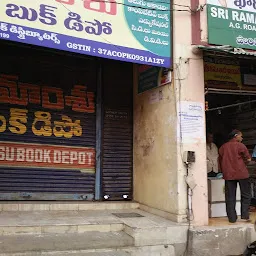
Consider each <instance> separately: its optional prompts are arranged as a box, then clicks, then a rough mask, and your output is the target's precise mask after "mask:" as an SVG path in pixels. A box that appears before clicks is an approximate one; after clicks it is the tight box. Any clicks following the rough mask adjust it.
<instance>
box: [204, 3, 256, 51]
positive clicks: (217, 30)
mask: <svg viewBox="0 0 256 256" xmlns="http://www.w3.org/2000/svg"><path fill="white" fill-rule="evenodd" d="M207 15H208V43H209V44H216V45H230V46H233V47H237V48H245V49H252V50H256V1H255V0H207Z"/></svg>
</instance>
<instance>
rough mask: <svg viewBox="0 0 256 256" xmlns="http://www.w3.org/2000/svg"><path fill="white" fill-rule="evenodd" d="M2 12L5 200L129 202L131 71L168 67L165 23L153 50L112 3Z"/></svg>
mask: <svg viewBox="0 0 256 256" xmlns="http://www.w3.org/2000/svg"><path fill="white" fill-rule="evenodd" d="M135 7H138V10H140V9H139V8H140V6H139V4H138V6H133V8H134V9H136V8H135ZM162 7H165V8H167V7H166V6H164V4H163V6H162ZM129 8H131V7H129ZM149 8H150V7H149ZM159 8H160V7H159ZM0 10H1V17H2V18H1V20H0V49H1V63H2V65H1V67H0V134H1V135H0V136H1V138H0V141H1V142H0V185H1V186H0V200H71V201H72V200H85V201H92V200H132V199H133V87H134V74H133V72H134V63H137V64H140V65H150V66H158V68H159V69H161V68H162V67H168V68H169V67H170V50H171V47H170V45H169V44H170V27H169V24H168V28H166V26H165V27H163V28H162V30H163V31H161V33H165V37H164V36H163V37H162V38H161V40H162V41H159V42H160V43H158V44H153V43H150V42H149V41H147V40H144V39H145V38H144V39H142V38H141V37H140V36H139V34H138V32H137V31H136V30H135V29H134V26H135V25H139V24H137V23H138V20H137V19H138V18H136V19H135V21H134V19H133V18H134V16H136V13H135V12H134V11H131V10H130V9H129V10H128V7H126V6H125V5H118V4H117V3H116V2H115V1H111V2H109V3H106V2H99V3H95V2H93V1H84V3H82V2H78V1H66V0H65V1H64V0H63V1H62V0H56V1H46V2H44V4H42V3H41V2H40V1H35V2H33V3H32V4H27V3H25V1H23V2H20V1H7V0H6V1H2V2H1V4H0ZM156 13H157V14H158V11H157V9H156ZM159 13H161V14H162V11H159ZM85 14H86V15H85ZM168 17H169V14H168V15H167V16H166V18H168ZM85 19H86V20H85ZM158 19H159V20H160V21H163V22H164V19H165V16H158ZM108 20H111V22H107V21H108ZM133 22H135V23H136V24H133ZM121 30H122V32H120V31H121ZM160 30H161V29H160ZM166 36H167V39H166V40H164V38H166ZM154 37H156V35H155V34H152V38H153V39H154ZM152 38H151V39H152ZM141 40H143V41H141ZM154 40H156V38H155V39H154ZM159 40H160V39H159ZM154 42H155V41H154ZM160 45H161V49H160ZM159 52H161V54H159Z"/></svg>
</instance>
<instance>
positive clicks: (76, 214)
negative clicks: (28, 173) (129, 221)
mask: <svg viewBox="0 0 256 256" xmlns="http://www.w3.org/2000/svg"><path fill="white" fill-rule="evenodd" d="M123 229H124V224H123V222H122V221H121V219H118V218H116V217H115V216H114V215H112V214H111V213H107V212H105V211H48V212H46V211H45V212H43V211H39V212H36V211H33V212H0V235H14V234H38V235H39V234H49V233H50V234H56V233H57V234H65V233H85V232H90V231H98V232H117V231H122V230H123Z"/></svg>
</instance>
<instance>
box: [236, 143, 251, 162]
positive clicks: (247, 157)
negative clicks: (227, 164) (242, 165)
mask: <svg viewBox="0 0 256 256" xmlns="http://www.w3.org/2000/svg"><path fill="white" fill-rule="evenodd" d="M239 153H240V154H241V155H242V156H243V157H244V159H245V160H246V161H247V162H251V161H252V158H251V155H250V153H249V151H248V149H247V147H246V146H245V145H244V144H242V143H241V145H240V148H239Z"/></svg>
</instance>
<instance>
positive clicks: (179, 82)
mask: <svg viewBox="0 0 256 256" xmlns="http://www.w3.org/2000/svg"><path fill="white" fill-rule="evenodd" d="M176 4H177V5H176ZM178 5H179V6H178ZM180 5H184V6H188V5H189V1H187V0H175V1H174V5H173V9H174V12H173V13H174V18H173V21H174V25H173V27H174V28H173V45H174V48H173V49H174V51H173V53H174V77H175V79H174V83H175V88H176V102H177V109H179V106H180V104H179V103H180V102H181V101H188V102H196V103H198V104H202V106H203V107H204V106H205V105H204V104H205V103H204V70H203V59H202V55H194V54H193V52H192V48H193V47H192V45H191V44H192V42H191V38H192V36H191V35H192V31H191V15H192V14H191V13H190V12H189V8H187V7H180ZM175 9H176V10H177V9H182V10H188V12H186V11H182V12H179V11H175ZM203 117H204V118H203V119H202V121H201V122H202V123H201V125H202V126H204V127H205V116H204V115H203ZM204 130H205V129H204ZM177 138H178V140H177V152H178V155H177V163H178V191H182V190H183V189H184V188H183V184H184V174H186V168H185V166H184V164H183V161H182V155H183V152H184V151H186V150H190V151H195V153H196V162H195V163H194V164H193V165H192V166H191V168H190V172H191V174H192V175H193V177H194V179H195V182H196V187H195V189H194V190H193V196H192V206H193V217H192V218H193V221H192V223H193V225H197V226H200V225H207V224H208V195H207V191H208V189H207V171H206V143H205V132H204V134H203V135H202V136H201V137H200V138H198V139H197V140H194V141H190V142H187V141H184V142H182V141H181V139H180V138H179V134H177Z"/></svg>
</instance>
